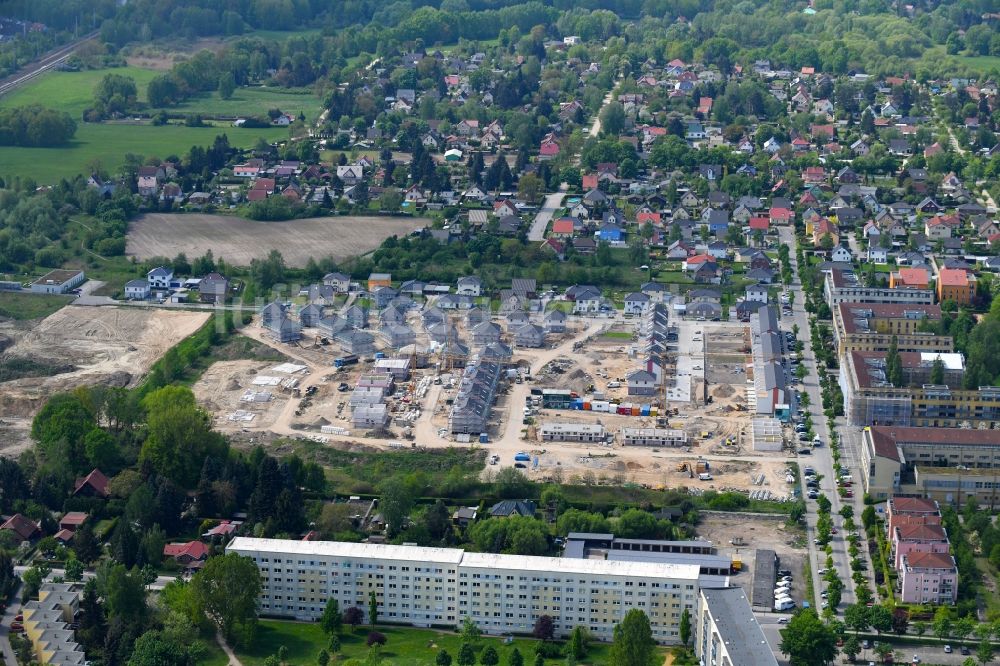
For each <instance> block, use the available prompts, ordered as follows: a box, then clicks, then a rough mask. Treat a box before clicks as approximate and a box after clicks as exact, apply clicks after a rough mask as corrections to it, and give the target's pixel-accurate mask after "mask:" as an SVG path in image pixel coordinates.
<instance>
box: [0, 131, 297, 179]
mask: <svg viewBox="0 0 1000 666" xmlns="http://www.w3.org/2000/svg"><path fill="white" fill-rule="evenodd" d="M219 134H226V135H227V136H228V137H229V143H230V144H231V145H234V146H238V147H241V148H249V147H251V146H253V145H254V144H255V143H256V142H257V139H258V137H264V138H265V139H267V140H268V141H278V140H281V139H285V138H287V137H288V130H287V128H280V127H275V128H267V129H241V128H237V127H232V126H230V125H227V124H223V125H219V126H215V127H184V126H183V125H166V126H163V127H154V126H152V125H106V124H91V123H80V124H79V125H78V127H77V130H76V136H75V137H74V139H73V141H72V142H71V143H70V145H69V146H66V147H63V148H7V147H5V148H4V149H3V158H2V159H0V176H2V177H4V178H8V177H10V176H14V175H19V176H21V177H22V178H34V179H35V180H36V181H37V182H39V183H55V182H58V181H59V179H60V178H72V177H73V176H76V175H77V174H86V172H87V170H88V165H89V164H90V163H91V162H92V161H93V160H97V161H99V162H100V163H101V167H102V168H104V169H105V170H106V171H108V172H109V173H111V174H114V173H115V172H116V171H117V170H118V168H119V167H120V166H121V165H122V164H123V163H124V161H125V153H134V154H137V155H142V156H144V157H152V156H156V157H159V158H161V159H163V158H166V157H167V156H168V155H177V156H178V157H181V156H183V155H185V154H186V153H187V152H188V150H189V149H190V148H191V146H196V145H198V146H209V145H211V144H212V141H214V140H215V137H216V136H217V135H219Z"/></svg>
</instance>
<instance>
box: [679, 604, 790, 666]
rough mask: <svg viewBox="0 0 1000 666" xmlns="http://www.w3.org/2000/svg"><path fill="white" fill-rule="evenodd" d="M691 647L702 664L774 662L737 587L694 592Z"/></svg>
mask: <svg viewBox="0 0 1000 666" xmlns="http://www.w3.org/2000/svg"><path fill="white" fill-rule="evenodd" d="M694 626H695V628H696V633H695V636H694V651H695V654H696V655H698V658H699V660H700V663H702V664H705V665H706V666H707V665H709V664H711V665H712V666H778V660H777V659H775V657H774V652H773V651H772V650H771V646H770V645H768V643H767V639H766V638H764V632H763V631H762V630H761V628H760V624H759V623H758V622H757V618H756V617H755V616H754V614H753V610H751V608H750V602H749V601H748V599H747V595H746V592H744V590H743V588H741V587H731V588H726V589H703V590H701V591H700V592H699V594H698V617H697V621H696V622H695V623H694Z"/></svg>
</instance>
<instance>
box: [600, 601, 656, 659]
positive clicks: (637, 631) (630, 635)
mask: <svg viewBox="0 0 1000 666" xmlns="http://www.w3.org/2000/svg"><path fill="white" fill-rule="evenodd" d="M655 650H656V641H655V640H653V630H652V628H651V627H650V625H649V618H648V617H646V614H645V613H643V612H642V611H641V610H639V609H638V608H633V609H632V610H630V611H629V612H628V613H626V614H625V617H624V618H622V621H621V622H620V623H619V624H618V625H617V626H616V627H615V630H614V639H613V641H612V643H611V652H610V654H609V655H608V663H609V664H610V666H650V663H651V662H652V660H653V657H654V653H655Z"/></svg>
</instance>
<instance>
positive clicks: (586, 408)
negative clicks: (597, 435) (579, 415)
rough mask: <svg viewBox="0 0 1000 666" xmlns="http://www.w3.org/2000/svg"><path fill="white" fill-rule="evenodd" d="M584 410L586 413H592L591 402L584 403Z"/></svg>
mask: <svg viewBox="0 0 1000 666" xmlns="http://www.w3.org/2000/svg"><path fill="white" fill-rule="evenodd" d="M583 410H584V411H585V412H589V411H590V403H589V402H585V403H583Z"/></svg>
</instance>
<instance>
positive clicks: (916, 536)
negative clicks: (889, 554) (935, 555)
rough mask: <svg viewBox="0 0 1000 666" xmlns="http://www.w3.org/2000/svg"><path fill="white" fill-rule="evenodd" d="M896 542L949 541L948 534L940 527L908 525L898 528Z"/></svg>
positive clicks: (898, 526)
mask: <svg viewBox="0 0 1000 666" xmlns="http://www.w3.org/2000/svg"><path fill="white" fill-rule="evenodd" d="M895 536H896V541H947V540H948V533H947V532H945V531H944V528H943V527H941V526H940V525H922V524H917V525H913V524H907V525H897V526H896V535H895Z"/></svg>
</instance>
